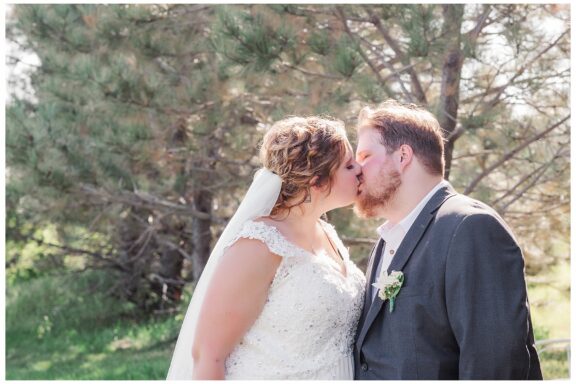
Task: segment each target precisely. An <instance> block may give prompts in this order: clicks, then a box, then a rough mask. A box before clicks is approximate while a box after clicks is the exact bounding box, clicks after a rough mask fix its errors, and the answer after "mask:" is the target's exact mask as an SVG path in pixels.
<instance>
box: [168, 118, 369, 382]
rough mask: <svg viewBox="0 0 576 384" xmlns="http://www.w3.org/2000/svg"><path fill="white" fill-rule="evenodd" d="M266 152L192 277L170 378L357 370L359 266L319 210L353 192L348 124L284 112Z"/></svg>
mask: <svg viewBox="0 0 576 384" xmlns="http://www.w3.org/2000/svg"><path fill="white" fill-rule="evenodd" d="M260 158H261V161H262V164H263V166H264V167H263V168H262V169H260V170H259V171H258V172H257V173H256V175H255V177H254V181H253V182H252V185H251V186H250V188H249V190H248V192H247V194H246V196H245V197H244V200H243V201H242V203H241V204H240V206H239V208H238V210H237V211H236V213H235V215H234V216H233V218H232V219H231V220H230V222H229V223H228V225H227V227H226V228H225V230H224V232H223V233H222V235H221V237H220V239H219V240H218V242H217V243H216V246H215V248H214V250H213V251H212V254H211V255H210V259H209V260H208V263H207V265H206V267H205V269H204V272H203V274H202V277H201V278H200V281H199V282H198V284H197V286H196V289H195V291H194V295H193V297H192V301H191V303H190V305H189V307H188V311H187V313H186V317H185V319H184V323H183V325H182V329H181V331H180V335H179V337H178V342H177V344H176V348H175V351H174V355H173V357H172V362H171V365H170V370H169V372H168V377H167V379H168V380H185V379H188V380H189V379H224V378H225V379H339V380H346V379H350V380H351V379H353V378H354V372H353V370H354V365H353V360H352V346H353V343H354V336H355V334H354V333H355V330H356V324H357V322H358V319H359V317H360V312H361V308H362V304H363V296H364V284H365V279H364V274H363V273H362V272H361V271H360V270H359V269H358V268H357V267H356V265H355V264H354V263H353V262H352V261H351V260H350V256H349V254H348V251H347V249H346V248H345V247H344V245H343V244H342V242H341V241H340V238H339V237H338V235H337V234H336V231H335V230H334V228H333V227H332V226H331V225H330V224H328V223H326V222H325V221H323V220H321V219H320V217H321V216H322V215H323V214H324V213H325V212H327V211H330V210H332V209H335V208H338V207H344V206H347V205H350V204H352V203H353V202H354V200H355V198H356V195H357V188H358V177H359V175H360V173H361V170H360V166H359V165H358V163H356V161H355V160H354V156H353V152H352V148H351V146H350V143H349V142H348V139H347V138H346V133H345V131H344V127H343V124H342V123H341V122H339V121H336V120H330V119H325V118H319V117H307V118H302V117H292V118H287V119H284V120H281V121H279V122H277V123H276V124H274V125H273V126H272V128H271V129H270V130H269V131H268V132H267V133H266V135H265V136H264V140H263V144H262V148H261V150H260Z"/></svg>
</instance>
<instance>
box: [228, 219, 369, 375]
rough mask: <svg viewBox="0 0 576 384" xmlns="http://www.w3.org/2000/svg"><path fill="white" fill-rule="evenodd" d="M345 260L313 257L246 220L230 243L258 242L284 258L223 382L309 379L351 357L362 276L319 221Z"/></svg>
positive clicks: (331, 231)
mask: <svg viewBox="0 0 576 384" xmlns="http://www.w3.org/2000/svg"><path fill="white" fill-rule="evenodd" d="M322 226H323V227H324V230H325V231H326V233H327V235H328V236H329V237H330V240H331V241H332V243H333V244H335V245H336V247H337V248H338V250H339V252H340V254H341V256H342V257H343V259H344V264H345V269H346V273H345V274H343V273H342V271H340V268H339V265H338V264H337V263H336V262H335V261H334V260H332V259H331V258H330V256H328V255H327V254H318V255H314V254H312V253H310V252H308V251H306V250H304V249H302V248H300V247H298V246H297V245H295V244H293V243H291V242H290V241H288V240H287V239H286V238H285V237H284V236H283V235H282V234H281V233H280V232H279V231H278V229H277V228H275V227H273V226H271V225H268V224H266V223H264V222H262V221H248V222H246V223H245V224H244V226H243V228H242V229H241V231H240V232H239V234H238V235H237V236H236V238H235V239H234V240H233V241H232V242H231V243H230V244H233V243H234V242H235V241H236V240H238V239H239V238H249V239H257V240H259V241H262V242H263V243H264V244H266V246H267V247H268V249H269V250H270V251H271V252H272V253H275V254H277V255H279V256H281V257H282V261H281V263H280V265H279V266H278V269H277V271H276V275H275V277H274V279H273V281H272V284H271V285H270V289H269V293H268V298H267V301H266V303H265V305H264V307H263V309H262V312H261V314H260V316H259V317H258V318H257V319H256V321H255V323H254V324H253V325H252V327H251V328H250V329H249V330H248V332H247V333H246V334H245V335H244V338H243V339H242V341H241V342H240V344H238V345H237V346H236V348H235V349H234V350H233V351H232V353H231V354H230V356H229V357H228V359H227V361H226V377H227V378H268V379H273V378H291V379H297V378H309V377H311V376H314V372H315V371H317V370H319V369H325V368H328V367H329V366H330V365H331V364H334V362H335V361H337V360H338V359H342V357H343V356H349V355H350V354H351V353H352V346H353V343H354V336H355V331H356V326H357V322H358V319H359V317H360V313H361V310H362V304H363V297H364V285H365V278H364V274H363V273H362V272H361V271H360V270H359V269H358V267H356V265H355V264H354V263H353V262H352V261H351V260H350V256H349V254H348V251H347V249H346V248H345V247H344V245H343V244H342V242H341V241H340V239H339V237H338V235H337V234H336V231H335V230H334V228H333V227H332V226H331V225H329V224H327V223H325V222H322Z"/></svg>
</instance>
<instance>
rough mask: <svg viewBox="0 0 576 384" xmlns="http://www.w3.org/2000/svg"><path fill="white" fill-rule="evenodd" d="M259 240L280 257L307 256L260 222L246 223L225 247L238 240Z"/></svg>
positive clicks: (272, 227)
mask: <svg viewBox="0 0 576 384" xmlns="http://www.w3.org/2000/svg"><path fill="white" fill-rule="evenodd" d="M240 238H245V239H253V240H259V241H261V242H263V243H264V244H266V246H267V247H268V249H269V250H270V252H272V253H275V254H277V255H278V256H282V257H293V256H307V253H306V251H305V250H303V249H301V248H299V247H297V246H296V245H295V244H292V243H291V242H289V241H288V240H287V239H286V238H285V237H284V236H283V235H282V234H281V233H280V231H278V229H277V228H276V227H274V226H271V225H268V224H266V223H264V222H262V221H251V220H250V221H247V222H245V223H244V225H243V226H242V228H241V229H240V232H238V234H237V235H236V236H235V237H234V239H233V240H232V241H230V243H229V244H228V245H227V247H229V246H231V245H232V244H234V243H235V242H236V241H238V239H240Z"/></svg>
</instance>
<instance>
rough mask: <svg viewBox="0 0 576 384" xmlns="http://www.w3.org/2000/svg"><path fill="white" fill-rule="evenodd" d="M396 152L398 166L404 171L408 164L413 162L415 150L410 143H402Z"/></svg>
mask: <svg viewBox="0 0 576 384" xmlns="http://www.w3.org/2000/svg"><path fill="white" fill-rule="evenodd" d="M396 153H397V162H398V168H399V169H400V171H401V172H402V171H404V169H406V167H407V166H408V164H410V163H411V162H412V159H413V158H414V151H413V150H412V147H411V146H409V145H408V144H402V145H401V146H400V148H398V150H397V151H396Z"/></svg>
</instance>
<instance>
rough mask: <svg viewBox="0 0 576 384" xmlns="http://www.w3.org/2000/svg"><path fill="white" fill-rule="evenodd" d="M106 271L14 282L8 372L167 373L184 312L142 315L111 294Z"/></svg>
mask: <svg viewBox="0 0 576 384" xmlns="http://www.w3.org/2000/svg"><path fill="white" fill-rule="evenodd" d="M107 283H109V281H108V278H107V277H106V276H105V275H103V274H102V273H91V274H85V275H82V278H79V276H57V277H43V278H39V279H35V280H32V281H28V282H26V283H19V284H15V285H12V286H10V287H8V289H7V291H8V294H7V300H6V329H7V332H6V378H7V379H10V380H16V379H22V380H24V379H32V380H34V379H43V380H54V379H59V380H73V379H76V380H116V379H125V380H150V379H164V378H165V377H166V372H167V370H168V365H169V357H170V355H171V353H172V349H173V345H174V342H173V338H174V337H175V332H177V330H178V328H179V326H180V322H181V319H180V318H179V317H178V318H176V317H174V316H170V317H164V318H157V319H148V320H141V319H139V318H137V317H135V314H136V311H135V310H134V309H133V308H131V306H130V305H126V304H122V303H118V302H116V301H115V300H113V299H111V298H109V297H106V295H105V293H104V291H105V289H104V288H105V286H106V285H108V284H107Z"/></svg>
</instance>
